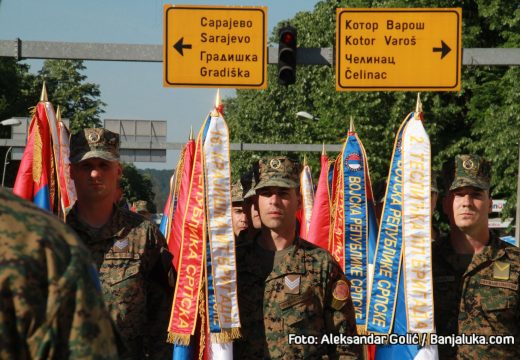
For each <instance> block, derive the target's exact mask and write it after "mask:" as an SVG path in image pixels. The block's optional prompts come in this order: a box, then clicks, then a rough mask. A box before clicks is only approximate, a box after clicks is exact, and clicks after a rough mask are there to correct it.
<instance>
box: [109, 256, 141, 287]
mask: <svg viewBox="0 0 520 360" xmlns="http://www.w3.org/2000/svg"><path fill="white" fill-rule="evenodd" d="M139 259H140V257H139V254H134V253H111V254H107V255H106V256H105V261H104V263H103V266H102V268H101V276H102V278H103V279H104V281H106V282H107V283H108V284H110V285H116V284H119V283H120V282H123V281H125V280H129V279H131V278H135V277H137V275H138V274H139V270H140V265H141V262H140V260H139Z"/></svg>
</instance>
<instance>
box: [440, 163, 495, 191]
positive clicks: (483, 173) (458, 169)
mask: <svg viewBox="0 0 520 360" xmlns="http://www.w3.org/2000/svg"><path fill="white" fill-rule="evenodd" d="M443 175H444V179H445V186H446V189H448V190H450V191H451V190H455V189H458V188H461V187H464V186H473V187H476V188H478V189H482V190H489V187H490V182H491V164H490V163H489V162H488V161H487V160H485V159H484V158H483V157H481V156H478V155H457V156H455V159H454V160H450V161H447V162H446V163H445V164H444V167H443Z"/></svg>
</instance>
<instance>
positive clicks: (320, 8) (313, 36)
mask: <svg viewBox="0 0 520 360" xmlns="http://www.w3.org/2000/svg"><path fill="white" fill-rule="evenodd" d="M460 6H462V14H463V26H462V29H463V47H465V48H472V47H482V48H485V47H520V9H519V8H518V4H516V3H515V2H510V1H507V0H491V1H489V0H470V1H464V2H463V3H462V4H461V2H460V1H454V0H437V1H434V0H417V1H404V0H400V1H399V0H381V1H370V0H357V1H332V0H329V1H320V2H318V3H317V4H316V6H315V8H314V10H313V11H312V12H300V13H298V14H296V16H295V17H294V18H292V19H290V21H289V23H290V24H291V25H293V26H295V27H296V28H297V29H298V46H300V47H305V48H311V47H334V44H335V29H336V8H347V7H350V8H352V7H367V8H370V7H382V8H386V7H387V8H392V7H404V8H410V7H422V8H442V7H460ZM280 26H282V23H281V24H279V25H278V26H277V28H276V29H274V31H273V35H272V37H271V41H273V42H274V41H276V36H275V34H277V30H278V28H279V27H280ZM268 79H269V86H268V88H267V89H266V90H262V91H253V90H239V91H237V96H236V97H235V98H231V99H228V100H227V101H226V102H225V103H226V119H227V121H228V124H229V128H230V132H231V139H232V141H234V142H252V143H314V144H319V143H322V142H325V143H341V142H342V141H343V140H344V138H345V136H346V134H347V130H348V126H349V117H350V116H353V118H354V120H355V124H356V130H357V132H358V134H359V136H360V138H361V140H362V141H363V144H364V145H365V148H366V151H367V154H368V157H369V164H370V170H371V176H372V180H373V182H375V181H377V180H378V179H380V178H383V177H386V175H387V167H388V163H389V161H390V157H391V148H392V146H393V141H394V137H395V133H396V131H397V128H398V126H399V124H400V123H401V122H402V120H403V119H404V117H405V116H406V114H407V113H409V112H410V111H412V110H413V109H414V108H415V101H416V100H415V99H416V93H412V92H337V91H336V89H335V69H334V68H332V67H330V66H299V67H298V73H297V81H296V84H295V85H291V86H288V87H282V86H280V85H278V83H277V75H276V66H274V65H269V67H268ZM519 97H520V71H519V68H518V67H498V66H495V67H489V66H487V67H483V66H466V67H464V68H463V74H462V90H461V91H460V92H458V93H446V92H426V93H423V94H422V95H421V98H422V101H423V104H424V115H425V127H426V130H427V132H428V134H429V135H430V140H431V143H432V152H433V156H434V158H433V167H434V169H436V170H439V169H440V168H441V165H442V163H443V162H444V161H445V160H447V159H448V158H451V157H452V156H453V155H455V154H457V153H463V152H475V153H479V154H482V155H484V156H486V157H487V158H489V159H490V160H492V161H493V167H494V173H495V175H496V176H494V177H493V186H494V195H496V196H500V197H503V198H506V199H508V205H509V206H508V209H511V206H514V202H515V201H516V173H517V169H518V168H517V166H518V160H517V159H518V145H517V143H518V139H519V138H520V130H519V129H520V111H519V110H520V109H519V107H520V102H519ZM299 110H305V111H308V112H310V113H312V114H314V115H316V116H318V117H319V118H320V121H314V122H313V121H302V120H301V119H297V118H296V116H295V115H294V114H295V113H296V112H297V111H299ZM261 155H263V154H252V153H249V152H240V153H235V152H234V153H232V163H233V171H234V173H235V174H238V173H242V172H243V171H245V170H246V169H247V168H249V165H250V163H251V162H252V160H256V159H257V158H258V157H259V156H261ZM308 157H309V159H310V160H309V162H310V163H311V165H314V172H315V174H316V173H317V172H318V171H319V167H318V158H319V154H318V153H315V154H310V155H309V156H308ZM506 210H507V209H506ZM506 213H507V212H506Z"/></svg>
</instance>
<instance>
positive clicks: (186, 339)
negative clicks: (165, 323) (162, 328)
mask: <svg viewBox="0 0 520 360" xmlns="http://www.w3.org/2000/svg"><path fill="white" fill-rule="evenodd" d="M190 337H191V336H190V335H185V334H173V333H171V332H168V339H167V341H168V342H169V343H170V344H176V345H183V346H188V345H190Z"/></svg>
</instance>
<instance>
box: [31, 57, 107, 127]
mask: <svg viewBox="0 0 520 360" xmlns="http://www.w3.org/2000/svg"><path fill="white" fill-rule="evenodd" d="M85 69H86V67H85V66H84V65H83V61H82V60H46V61H45V62H44V64H43V68H42V69H41V70H40V72H39V77H38V78H37V81H36V86H37V87H38V88H41V84H42V82H43V81H45V84H46V86H47V91H48V94H49V100H50V101H51V102H52V103H53V104H54V106H57V105H60V107H61V114H62V117H64V118H69V119H70V131H71V132H72V133H75V132H77V131H78V130H80V129H84V128H88V127H97V126H100V125H101V120H100V115H101V114H102V113H103V112H104V110H103V106H105V105H106V104H105V103H104V102H102V101H101V100H100V97H101V91H100V90H99V85H97V84H92V83H88V82H85V80H86V79H87V76H86V75H84V74H82V71H84V70H85ZM38 85H39V86H38Z"/></svg>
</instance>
